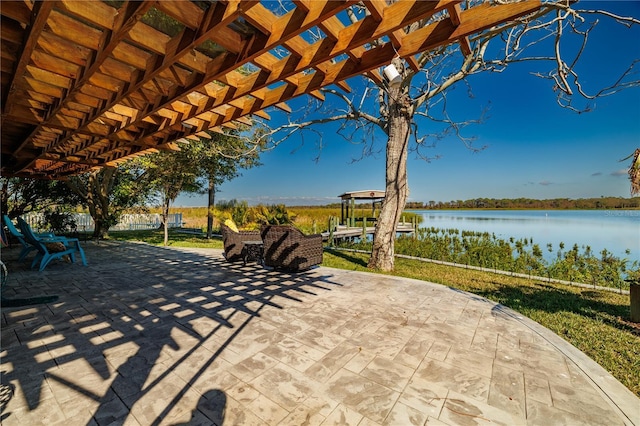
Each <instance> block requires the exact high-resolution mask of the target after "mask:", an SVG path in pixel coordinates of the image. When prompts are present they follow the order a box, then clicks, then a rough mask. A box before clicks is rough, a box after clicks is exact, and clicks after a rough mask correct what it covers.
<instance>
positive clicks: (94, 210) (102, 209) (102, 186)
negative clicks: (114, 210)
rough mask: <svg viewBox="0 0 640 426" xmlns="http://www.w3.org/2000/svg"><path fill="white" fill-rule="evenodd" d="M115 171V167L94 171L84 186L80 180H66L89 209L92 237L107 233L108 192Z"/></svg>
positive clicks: (113, 179) (99, 237) (105, 235)
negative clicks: (92, 224) (92, 223)
mask: <svg viewBox="0 0 640 426" xmlns="http://www.w3.org/2000/svg"><path fill="white" fill-rule="evenodd" d="M116 173H117V169H116V168H115V167H105V168H103V169H102V170H100V171H94V172H92V173H91V174H90V175H89V177H88V180H87V181H86V186H85V185H82V186H81V181H74V180H69V181H66V184H67V186H68V187H69V188H70V189H71V190H72V191H73V192H75V193H76V194H78V195H79V196H81V197H82V198H83V199H84V201H85V203H86V205H87V207H88V209H89V214H90V215H91V218H92V219H93V222H94V223H95V227H94V230H93V238H98V239H104V238H106V237H107V235H108V232H109V229H108V222H109V210H110V208H109V193H110V192H111V189H112V188H113V184H114V182H115V176H116Z"/></svg>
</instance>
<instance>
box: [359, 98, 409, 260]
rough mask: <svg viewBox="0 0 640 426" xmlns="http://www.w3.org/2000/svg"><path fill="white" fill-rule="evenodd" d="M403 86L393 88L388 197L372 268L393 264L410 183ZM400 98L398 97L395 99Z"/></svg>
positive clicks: (406, 115) (377, 228) (378, 222)
mask: <svg viewBox="0 0 640 426" xmlns="http://www.w3.org/2000/svg"><path fill="white" fill-rule="evenodd" d="M400 90H401V89H391V90H390V92H391V93H390V96H389V98H390V101H389V140H388V142H387V162H386V166H387V168H386V185H385V191H386V193H385V198H384V201H383V203H382V210H381V211H380V217H379V218H378V221H377V222H376V231H375V234H374V236H373V251H372V253H371V258H370V259H369V264H368V267H369V268H375V269H380V270H383V271H391V270H393V267H394V263H395V262H394V254H395V239H396V227H397V225H398V222H399V221H400V217H401V216H402V212H403V210H404V207H405V204H406V202H407V196H408V194H409V187H408V183H407V154H408V149H409V136H410V129H411V127H410V126H411V121H412V113H411V109H410V106H409V105H408V102H404V101H403V100H404V99H406V98H405V97H404V96H403V95H402V94H400ZM396 99H398V100H396Z"/></svg>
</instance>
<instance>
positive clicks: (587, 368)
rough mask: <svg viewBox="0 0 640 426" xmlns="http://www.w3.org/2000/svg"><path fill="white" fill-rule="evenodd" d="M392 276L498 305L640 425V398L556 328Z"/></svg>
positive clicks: (631, 422)
mask: <svg viewBox="0 0 640 426" xmlns="http://www.w3.org/2000/svg"><path fill="white" fill-rule="evenodd" d="M321 268H322V269H325V270H332V271H340V272H342V273H344V272H347V273H358V274H367V275H371V276H375V277H380V276H381V275H380V274H376V273H374V272H363V271H347V270H342V269H338V268H330V267H321ZM382 276H384V277H388V278H391V279H396V280H399V281H404V282H411V281H413V282H416V283H422V284H429V285H433V286H441V287H446V288H449V289H452V290H454V291H456V292H459V293H464V294H467V295H468V296H469V297H472V298H474V299H477V298H481V299H483V300H485V301H486V302H487V303H489V304H492V305H494V308H493V309H494V310H496V311H499V312H500V313H502V314H503V315H505V316H508V317H509V318H511V319H512V320H514V321H517V322H519V323H520V324H522V325H523V326H524V327H526V328H528V329H530V330H531V331H533V332H534V333H536V334H537V335H538V336H540V337H541V338H542V339H544V340H545V341H546V342H548V343H549V344H550V345H551V346H553V347H554V348H555V349H556V350H557V351H559V352H560V353H562V354H563V355H564V356H565V357H566V358H567V359H568V360H570V361H571V362H572V363H573V364H574V365H575V366H576V368H578V369H579V370H580V371H581V372H582V373H584V375H585V376H586V377H587V378H588V379H589V380H590V382H591V385H592V386H593V388H594V389H595V390H596V391H598V393H599V394H600V395H601V397H602V398H603V399H604V400H605V401H606V402H607V403H608V404H609V406H610V407H611V408H612V409H613V410H614V411H615V412H616V413H617V414H618V415H619V417H620V419H621V420H622V421H623V422H624V423H625V424H626V425H632V426H638V425H640V399H639V398H638V397H636V395H635V394H634V393H633V392H631V391H630V390H629V389H628V388H627V387H626V386H624V385H623V384H622V383H621V382H620V381H618V379H616V378H615V377H614V376H613V375H611V373H609V372H608V371H607V370H605V369H604V368H603V367H602V366H601V365H600V364H598V363H597V362H595V361H594V360H593V359H591V358H590V357H589V356H588V355H586V354H585V353H584V352H582V351H581V350H580V349H578V348H576V347H575V346H573V345H572V344H571V343H569V342H567V341H566V340H564V339H563V338H561V337H560V336H558V335H557V334H556V333H554V332H553V331H551V330H549V329H548V328H546V327H544V326H542V325H541V324H539V323H537V322H536V321H534V320H532V319H531V318H528V317H526V316H524V315H523V314H521V313H519V312H517V311H515V310H513V309H511V308H509V307H507V306H505V305H502V304H500V303H497V302H494V301H492V300H489V299H487V298H484V297H482V296H478V295H476V294H473V293H470V292H467V291H463V290H459V289H455V288H453V287H449V286H447V285H444V284H438V283H434V282H431V281H424V280H419V279H414V278H405V277H397V276H391V275H382Z"/></svg>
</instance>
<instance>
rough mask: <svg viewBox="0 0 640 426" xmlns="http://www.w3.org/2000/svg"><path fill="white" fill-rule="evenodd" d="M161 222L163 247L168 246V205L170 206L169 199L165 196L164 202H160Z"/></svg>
mask: <svg viewBox="0 0 640 426" xmlns="http://www.w3.org/2000/svg"><path fill="white" fill-rule="evenodd" d="M162 201H163V202H162V222H163V225H164V246H165V247H166V246H168V245H169V205H170V204H171V200H169V197H167V196H165V198H164V200H162Z"/></svg>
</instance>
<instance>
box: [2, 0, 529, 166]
mask: <svg viewBox="0 0 640 426" xmlns="http://www.w3.org/2000/svg"><path fill="white" fill-rule="evenodd" d="M272 3H274V2H265V3H263V2H260V1H238V0H233V1H231V0H229V1H211V2H202V1H198V2H188V1H184V0H183V1H175V2H174V1H168V0H163V1H157V0H147V1H124V2H112V1H109V2H102V1H98V0H95V1H85V0H82V1H78V0H60V1H45V2H31V1H11V0H9V1H5V0H3V1H2V2H0V15H1V18H2V23H1V24H2V25H1V29H2V31H1V37H2V62H1V64H2V66H1V73H2V135H1V137H2V139H1V140H2V151H1V153H2V175H3V176H9V175H21V176H32V177H36V178H50V179H55V178H62V177H64V176H66V175H70V174H75V173H82V172H85V171H88V170H90V169H92V168H95V167H102V166H105V165H113V164H117V163H119V162H122V161H125V160H126V159H127V158H130V157H134V156H138V155H144V154H146V153H149V152H154V151H157V150H158V149H169V150H170V149H175V146H176V145H175V143H174V142H175V141H176V140H179V139H184V138H186V139H194V138H197V137H198V136H203V135H206V133H204V131H206V130H214V131H221V129H222V128H223V127H224V128H236V127H237V126H238V125H240V124H243V125H247V124H250V123H251V119H250V117H251V116H252V115H255V116H258V117H261V118H264V119H269V114H268V112H267V111H265V110H267V109H268V108H272V107H275V108H279V109H281V110H284V111H290V108H289V106H288V105H287V101H289V100H291V99H292V98H294V97H296V96H301V95H310V96H313V97H315V98H317V99H321V100H322V99H323V95H322V93H321V92H320V91H319V89H321V88H323V87H325V86H329V85H336V86H337V87H339V88H340V89H342V90H345V91H349V90H350V87H349V85H348V84H347V82H346V80H347V79H348V78H351V77H354V76H357V75H363V74H366V75H367V76H369V77H370V78H372V79H374V80H375V81H380V78H381V77H380V73H379V69H380V68H381V67H383V66H385V65H387V64H388V63H389V62H390V61H391V60H392V59H393V58H394V57H396V56H397V55H400V56H401V57H402V58H404V59H405V60H406V61H407V63H408V65H409V66H411V67H413V68H414V69H416V68H417V67H418V62H417V60H416V55H418V54H420V53H422V52H424V51H426V50H430V49H434V48H437V47H440V46H443V45H447V44H451V43H458V44H459V45H460V46H461V50H462V51H463V53H465V54H468V53H469V52H470V49H471V46H470V43H469V36H471V35H474V34H477V33H478V32H481V31H483V30H485V29H487V28H490V27H492V26H495V25H499V24H502V23H504V22H508V21H510V20H513V19H516V18H517V17H520V16H522V15H525V14H528V13H532V12H534V11H536V10H537V9H538V8H539V7H540V2H539V0H525V1H522V2H517V3H509V4H500V5H490V4H488V3H485V4H480V5H479V6H474V7H471V8H469V9H466V7H467V6H465V3H462V2H461V0H440V1H415V0H404V1H401V2H394V3H392V4H391V5H388V4H387V2H386V1H382V0H367V1H363V2H359V1H355V0H332V1H327V0H313V1H309V0H297V1H292V2H290V6H291V7H290V10H289V11H288V12H287V13H284V14H281V15H278V14H277V13H275V11H272V10H270V9H269V8H268V7H269V5H270V4H272ZM350 7H354V8H358V13H356V14H355V15H353V16H357V17H358V19H359V20H358V21H357V22H351V21H350V20H349V19H348V18H347V15H346V9H348V8H350ZM363 7H364V8H365V9H366V10H364V11H363V9H362V8H363ZM364 12H366V13H364ZM318 30H319V31H318ZM308 31H313V33H314V34H320V32H321V33H322V34H324V37H323V38H320V39H317V38H314V37H311V36H310V35H309V34H310V33H308Z"/></svg>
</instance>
